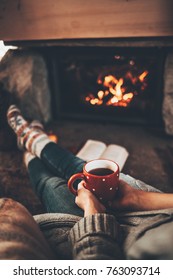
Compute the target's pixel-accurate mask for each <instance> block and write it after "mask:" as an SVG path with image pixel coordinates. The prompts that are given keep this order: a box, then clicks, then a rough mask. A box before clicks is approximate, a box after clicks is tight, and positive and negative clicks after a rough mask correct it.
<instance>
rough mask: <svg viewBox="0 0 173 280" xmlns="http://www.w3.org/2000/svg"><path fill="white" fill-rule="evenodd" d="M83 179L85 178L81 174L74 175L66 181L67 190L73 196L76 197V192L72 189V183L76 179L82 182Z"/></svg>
mask: <svg viewBox="0 0 173 280" xmlns="http://www.w3.org/2000/svg"><path fill="white" fill-rule="evenodd" d="M84 178H85V176H84V174H83V173H76V174H74V175H72V176H71V177H70V179H69V180H68V188H69V190H70V191H71V192H72V193H73V194H74V195H77V190H76V189H75V188H74V187H73V184H74V182H75V181H76V180H77V179H82V180H83V179H84Z"/></svg>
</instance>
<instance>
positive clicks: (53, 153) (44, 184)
mask: <svg viewBox="0 0 173 280" xmlns="http://www.w3.org/2000/svg"><path fill="white" fill-rule="evenodd" d="M84 164H85V161H83V160H82V159H80V158H78V157H76V156H75V155H73V154H72V153H70V152H69V151H67V150H65V149H63V148H61V147H60V146H59V145H58V144H55V143H53V142H52V143H49V144H47V145H46V146H45V147H44V149H43V150H42V152H41V159H39V158H34V159H32V160H31V161H30V163H29V165H28V172H29V176H30V180H31V183H32V186H33V189H34V191H35V193H36V194H37V196H38V197H39V198H40V200H41V202H42V203H43V205H44V207H45V210H46V212H48V213H67V214H73V215H78V216H83V211H82V210H81V209H80V208H79V207H78V206H77V205H76V204H75V196H74V195H73V194H72V193H71V192H70V191H69V190H68V186H67V181H68V179H69V178H70V177H71V175H73V174H75V173H78V172H81V171H82V169H83V165H84Z"/></svg>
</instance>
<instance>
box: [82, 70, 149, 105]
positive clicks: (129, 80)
mask: <svg viewBox="0 0 173 280" xmlns="http://www.w3.org/2000/svg"><path fill="white" fill-rule="evenodd" d="M147 75H148V71H147V70H146V71H144V72H142V73H141V74H140V75H139V76H137V75H136V76H135V75H134V74H133V73H132V72H130V71H127V72H126V73H125V75H124V77H120V78H117V77H115V76H114V75H111V74H110V75H106V76H103V77H101V75H99V77H98V79H97V84H98V85H100V86H102V87H103V89H102V90H99V91H98V92H97V93H96V95H94V94H93V93H90V94H89V95H88V96H87V97H86V98H85V100H86V102H89V103H90V104H91V105H102V104H105V105H107V106H120V107H127V106H128V104H129V103H130V102H131V101H132V99H133V97H134V95H136V94H138V92H137V90H136V88H135V86H138V87H140V90H141V91H143V90H144V89H145V88H146V85H147V84H146V83H145V78H146V76H147ZM128 84H130V85H131V86H130V88H129V89H131V87H132V86H133V87H134V91H133V92H131V91H128Z"/></svg>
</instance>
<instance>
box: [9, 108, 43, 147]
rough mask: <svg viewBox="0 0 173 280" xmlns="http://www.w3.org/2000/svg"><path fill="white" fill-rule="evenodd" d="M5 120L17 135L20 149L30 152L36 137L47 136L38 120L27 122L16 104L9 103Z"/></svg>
mask: <svg viewBox="0 0 173 280" xmlns="http://www.w3.org/2000/svg"><path fill="white" fill-rule="evenodd" d="M7 121H8V124H9V125H10V127H11V128H12V129H13V131H14V132H15V133H16V135H17V144H18V147H19V149H20V150H25V149H26V150H28V151H29V152H32V144H33V142H35V140H36V139H39V140H41V139H43V138H44V139H45V138H47V135H46V133H44V128H43V125H42V124H41V123H40V122H39V121H36V120H35V121H33V122H31V124H29V123H28V122H27V121H26V120H25V119H24V117H23V116H22V114H21V111H20V110H19V108H17V107H16V105H11V106H10V107H9V109H8V111H7Z"/></svg>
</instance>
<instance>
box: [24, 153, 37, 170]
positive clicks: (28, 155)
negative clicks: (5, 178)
mask: <svg viewBox="0 0 173 280" xmlns="http://www.w3.org/2000/svg"><path fill="white" fill-rule="evenodd" d="M35 158H36V156H35V155H33V154H31V153H30V152H28V151H27V152H25V153H24V155H23V161H24V163H25V166H26V167H27V168H28V164H29V163H30V161H31V160H33V159H35Z"/></svg>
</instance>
